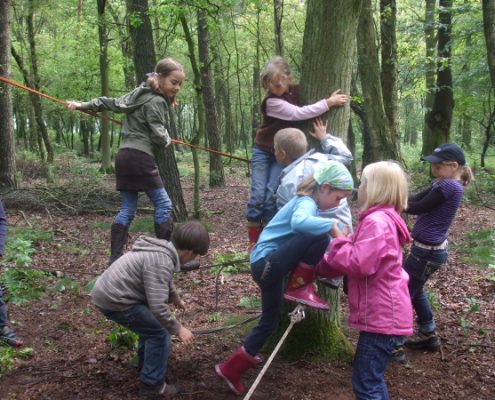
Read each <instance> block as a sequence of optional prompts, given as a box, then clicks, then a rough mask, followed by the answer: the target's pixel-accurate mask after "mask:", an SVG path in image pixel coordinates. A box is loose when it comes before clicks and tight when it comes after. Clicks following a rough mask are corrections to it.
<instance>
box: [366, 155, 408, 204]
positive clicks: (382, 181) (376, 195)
mask: <svg viewBox="0 0 495 400" xmlns="http://www.w3.org/2000/svg"><path fill="white" fill-rule="evenodd" d="M361 185H364V190H365V192H366V199H365V201H364V204H362V209H363V210H367V209H368V208H370V207H373V206H376V205H390V206H393V207H394V208H395V210H396V211H397V212H401V211H402V210H404V209H405V208H407V197H408V183H407V176H406V174H405V172H404V170H403V169H402V167H401V166H400V165H399V164H398V163H396V162H395V161H379V162H376V163H372V164H368V165H367V166H366V167H365V168H364V169H363V172H362V174H361Z"/></svg>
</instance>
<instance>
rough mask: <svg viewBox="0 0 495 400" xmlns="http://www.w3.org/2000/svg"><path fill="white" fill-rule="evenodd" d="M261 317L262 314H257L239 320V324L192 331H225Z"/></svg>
mask: <svg viewBox="0 0 495 400" xmlns="http://www.w3.org/2000/svg"><path fill="white" fill-rule="evenodd" d="M259 317H261V314H256V315H255V316H253V317H249V318H247V319H245V320H244V321H241V322H238V323H237V324H231V325H226V326H218V327H216V328H210V329H196V330H192V331H191V332H192V333H194V334H195V335H206V334H208V333H214V332H220V331H225V330H227V329H233V328H236V327H238V326H241V325H245V324H247V323H248V322H251V321H255V320H257V319H258V318H259Z"/></svg>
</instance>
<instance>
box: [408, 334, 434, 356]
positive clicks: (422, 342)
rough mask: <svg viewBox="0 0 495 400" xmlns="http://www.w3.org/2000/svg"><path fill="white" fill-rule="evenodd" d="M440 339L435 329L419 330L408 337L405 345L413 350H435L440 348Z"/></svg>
mask: <svg viewBox="0 0 495 400" xmlns="http://www.w3.org/2000/svg"><path fill="white" fill-rule="evenodd" d="M441 344H442V341H441V340H440V336H438V335H437V334H436V333H435V331H433V332H427V333H422V332H419V333H417V334H416V335H414V336H413V337H411V338H410V339H408V340H406V343H405V345H406V347H408V348H410V349H414V350H430V351H437V350H439V349H440V345H441Z"/></svg>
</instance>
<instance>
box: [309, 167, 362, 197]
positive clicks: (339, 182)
mask: <svg viewBox="0 0 495 400" xmlns="http://www.w3.org/2000/svg"><path fill="white" fill-rule="evenodd" d="M313 178H314V179H315V181H316V182H318V184H319V185H323V184H324V183H328V184H329V185H330V186H332V187H333V188H335V189H337V190H352V189H353V188H354V181H353V180H352V176H351V174H350V172H349V171H348V170H347V168H346V167H344V165H342V164H341V163H339V162H337V161H333V160H328V161H321V162H319V163H317V164H316V165H315V166H314V167H313Z"/></svg>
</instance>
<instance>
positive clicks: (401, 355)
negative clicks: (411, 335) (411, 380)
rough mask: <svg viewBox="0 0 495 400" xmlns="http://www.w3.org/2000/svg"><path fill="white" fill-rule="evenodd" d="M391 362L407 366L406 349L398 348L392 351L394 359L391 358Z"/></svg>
mask: <svg viewBox="0 0 495 400" xmlns="http://www.w3.org/2000/svg"><path fill="white" fill-rule="evenodd" d="M390 361H392V362H395V363H398V364H405V363H406V361H407V358H406V353H405V352H404V347H402V346H400V347H396V348H395V349H394V350H393V351H392V357H391V358H390Z"/></svg>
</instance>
